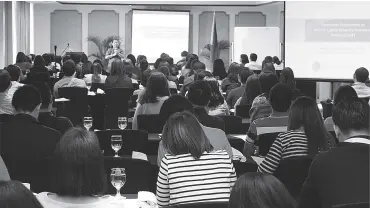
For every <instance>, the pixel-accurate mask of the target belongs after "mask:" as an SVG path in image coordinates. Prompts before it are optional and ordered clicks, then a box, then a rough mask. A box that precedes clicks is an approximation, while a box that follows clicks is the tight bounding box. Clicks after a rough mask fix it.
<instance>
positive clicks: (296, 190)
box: [274, 156, 312, 198]
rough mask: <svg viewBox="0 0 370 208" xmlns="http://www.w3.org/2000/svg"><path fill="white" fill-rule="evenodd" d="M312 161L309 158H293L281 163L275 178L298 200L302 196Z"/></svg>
mask: <svg viewBox="0 0 370 208" xmlns="http://www.w3.org/2000/svg"><path fill="white" fill-rule="evenodd" d="M311 162H312V159H311V158H309V157H308V156H307V157H303V156H302V157H291V158H287V159H283V160H281V161H280V164H279V167H278V168H277V170H276V171H275V174H274V175H275V176H276V178H278V179H279V180H280V181H281V182H282V183H283V184H284V185H285V187H286V188H287V189H288V191H289V192H290V194H291V195H292V196H293V197H295V198H297V197H299V196H300V194H301V191H302V186H303V183H304V181H305V180H306V178H307V176H308V171H309V169H310V166H311Z"/></svg>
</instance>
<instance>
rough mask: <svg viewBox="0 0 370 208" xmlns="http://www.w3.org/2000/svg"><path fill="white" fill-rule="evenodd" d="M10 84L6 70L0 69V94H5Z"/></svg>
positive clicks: (9, 77)
mask: <svg viewBox="0 0 370 208" xmlns="http://www.w3.org/2000/svg"><path fill="white" fill-rule="evenodd" d="M10 84H11V76H10V74H9V72H8V71H7V70H3V69H0V92H5V91H6V90H7V89H8V88H9V86H10Z"/></svg>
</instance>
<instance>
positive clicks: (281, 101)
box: [269, 83, 293, 112]
mask: <svg viewBox="0 0 370 208" xmlns="http://www.w3.org/2000/svg"><path fill="white" fill-rule="evenodd" d="M292 98H293V92H292V89H290V88H289V87H288V86H287V85H286V84H281V83H278V84H276V85H275V86H273V87H272V88H271V91H270V99H269V101H270V104H271V107H272V109H273V110H274V111H277V112H287V111H288V110H289V107H290V104H291V102H292Z"/></svg>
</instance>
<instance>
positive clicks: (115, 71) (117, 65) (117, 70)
mask: <svg viewBox="0 0 370 208" xmlns="http://www.w3.org/2000/svg"><path fill="white" fill-rule="evenodd" d="M110 70H111V75H112V76H124V75H125V68H124V66H123V62H122V61H121V60H120V59H116V60H114V61H113V62H112V65H111V69H110Z"/></svg>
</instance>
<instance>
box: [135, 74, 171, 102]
mask: <svg viewBox="0 0 370 208" xmlns="http://www.w3.org/2000/svg"><path fill="white" fill-rule="evenodd" d="M169 95H170V92H169V88H168V80H167V77H166V76H165V75H164V74H163V73H162V72H156V71H155V72H152V73H150V76H149V79H148V81H147V85H146V90H145V93H144V95H143V98H142V99H141V101H140V104H145V103H156V102H158V100H157V97H164V96H169Z"/></svg>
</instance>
